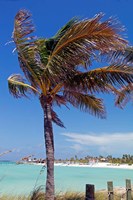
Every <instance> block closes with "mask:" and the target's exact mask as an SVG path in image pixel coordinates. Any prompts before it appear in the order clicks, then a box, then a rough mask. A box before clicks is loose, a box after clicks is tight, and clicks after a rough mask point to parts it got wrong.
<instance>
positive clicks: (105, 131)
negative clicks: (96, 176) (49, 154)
mask: <svg viewBox="0 0 133 200" xmlns="http://www.w3.org/2000/svg"><path fill="white" fill-rule="evenodd" d="M22 8H25V9H28V10H29V11H31V13H32V15H33V21H34V24H35V27H36V32H35V35H37V36H42V37H51V36H53V35H54V34H55V33H56V32H57V30H58V29H59V28H61V27H62V26H63V25H64V24H65V23H66V22H67V21H68V20H69V19H71V18H72V17H74V16H79V17H81V18H91V17H93V16H94V15H95V14H97V13H99V12H103V13H105V17H104V19H107V18H109V17H110V16H115V17H117V18H118V19H119V21H120V22H121V23H122V24H123V25H124V26H125V27H126V35H127V38H128V40H129V41H130V44H133V25H132V21H133V20H132V19H133V13H132V9H133V1H132V0H67V1H61V0H56V1H54V0H53V1H52V0H37V1H36V0H0V152H3V151H5V150H8V149H14V148H15V150H14V152H12V153H10V154H8V155H5V156H3V157H1V158H0V159H12V160H18V159H20V158H21V157H23V156H26V155H29V154H34V155H35V156H36V157H45V154H44V140H43V113H42V110H41V107H40V105H39V101H38V99H37V98H35V97H34V96H31V98H30V99H24V98H23V99H14V98H13V97H12V96H11V95H10V94H9V91H8V86H7V78H8V76H9V75H10V74H12V73H21V70H20V68H19V64H18V61H17V55H16V54H15V53H12V50H13V48H14V45H13V44H8V45H5V44H6V43H7V42H9V41H11V35H12V31H13V23H14V16H15V15H16V13H17V12H18V11H19V10H20V9H22ZM103 98H104V99H105V105H106V110H107V119H105V120H102V119H97V118H95V117H93V116H91V115H89V114H87V113H81V112H80V111H78V110H76V109H74V108H71V107H70V110H68V109H66V108H62V109H56V110H57V112H58V114H59V116H60V118H61V119H62V121H63V122H64V124H65V126H66V129H61V128H58V127H57V126H54V136H55V156H56V158H59V157H61V158H65V157H72V156H74V155H78V156H79V157H82V156H84V155H101V154H102V155H109V154H112V155H114V156H121V155H122V154H123V153H130V154H133V148H132V147H133V105H132V104H131V103H129V104H128V105H127V106H126V107H125V109H124V110H120V109H118V108H116V107H115V106H114V97H113V96H111V95H105V96H103Z"/></svg>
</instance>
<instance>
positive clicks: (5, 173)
mask: <svg viewBox="0 0 133 200" xmlns="http://www.w3.org/2000/svg"><path fill="white" fill-rule="evenodd" d="M126 179H131V181H132V182H133V170H129V169H114V168H113V169H112V168H93V167H92V168H91V167H71V166H55V189H56V192H57V193H60V192H67V191H76V192H84V191H85V185H86V184H94V185H95V190H101V189H106V188H107V181H113V185H114V187H125V180H126ZM45 181H46V168H45V167H44V166H41V165H31V164H16V163H13V162H0V195H3V194H9V195H10V194H12V195H29V194H30V193H31V192H32V191H33V190H34V189H37V188H38V187H40V186H41V188H42V189H43V188H45Z"/></svg>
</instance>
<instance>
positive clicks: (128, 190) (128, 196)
mask: <svg viewBox="0 0 133 200" xmlns="http://www.w3.org/2000/svg"><path fill="white" fill-rule="evenodd" d="M131 199H132V196H131V180H129V179H126V200H131Z"/></svg>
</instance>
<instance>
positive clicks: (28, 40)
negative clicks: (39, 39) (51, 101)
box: [13, 10, 43, 87]
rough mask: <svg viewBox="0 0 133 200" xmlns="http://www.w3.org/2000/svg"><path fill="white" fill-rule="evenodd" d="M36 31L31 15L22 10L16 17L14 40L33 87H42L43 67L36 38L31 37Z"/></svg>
mask: <svg viewBox="0 0 133 200" xmlns="http://www.w3.org/2000/svg"><path fill="white" fill-rule="evenodd" d="M33 31H34V25H33V23H32V20H31V14H30V13H29V12H28V11H27V10H20V11H19V12H18V13H17V15H16V17H15V25H14V31H13V39H14V42H15V44H16V49H17V52H18V60H19V63H20V67H21V69H22V70H23V72H24V74H25V76H26V78H27V79H28V81H29V82H30V83H31V85H33V87H38V86H39V87H40V85H41V84H40V82H41V74H42V71H43V66H42V64H41V59H40V55H39V52H38V49H37V44H36V40H35V37H33V36H29V34H31V33H32V32H33Z"/></svg>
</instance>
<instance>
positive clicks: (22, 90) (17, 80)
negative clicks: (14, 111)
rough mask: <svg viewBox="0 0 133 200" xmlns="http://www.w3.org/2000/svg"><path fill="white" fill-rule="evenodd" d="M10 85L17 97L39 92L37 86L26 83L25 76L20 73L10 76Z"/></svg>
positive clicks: (11, 90) (10, 89) (11, 91)
mask: <svg viewBox="0 0 133 200" xmlns="http://www.w3.org/2000/svg"><path fill="white" fill-rule="evenodd" d="M8 87H9V91H10V93H11V94H12V95H13V96H14V97H16V98H20V97H27V94H29V93H34V94H37V93H38V94H39V92H38V91H37V90H36V89H35V88H33V87H32V86H30V85H28V84H26V83H25V80H24V79H23V77H21V75H19V74H14V75H11V76H10V77H9V78H8Z"/></svg>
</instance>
